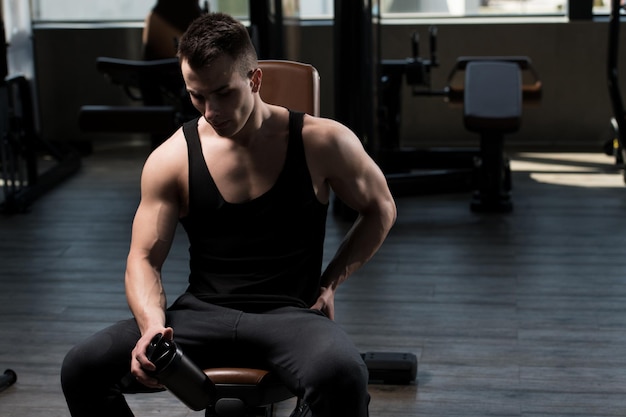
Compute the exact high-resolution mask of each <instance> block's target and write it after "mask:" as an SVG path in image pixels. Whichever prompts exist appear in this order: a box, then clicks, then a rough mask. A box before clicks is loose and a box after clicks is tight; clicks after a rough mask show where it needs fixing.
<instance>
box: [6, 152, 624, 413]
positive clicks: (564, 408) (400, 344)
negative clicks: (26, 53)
mask: <svg viewBox="0 0 626 417" xmlns="http://www.w3.org/2000/svg"><path fill="white" fill-rule="evenodd" d="M145 155H146V149H145V148H143V147H135V148H120V147H115V146H111V147H108V148H107V147H103V146H101V147H99V148H98V149H97V151H96V152H95V153H94V154H93V155H92V156H90V157H87V158H85V159H84V161H83V168H82V170H81V171H80V173H79V174H77V175H76V176H74V177H72V178H71V179H69V180H67V181H66V182H64V183H63V184H61V185H60V186H58V187H56V188H55V189H54V190H52V191H51V192H49V193H48V194H46V195H45V196H44V197H43V198H41V199H40V200H38V201H37V202H36V203H35V205H34V206H33V207H32V209H31V211H30V213H28V214H21V215H14V216H10V217H8V216H4V217H2V216H0V329H1V332H0V372H2V370H3V369H6V368H11V369H13V370H14V371H16V372H17V374H18V381H17V383H16V384H15V385H13V386H11V387H9V388H8V389H6V390H5V391H3V392H1V393H0V416H2V417H39V416H42V417H43V416H45V417H60V416H68V415H69V414H68V412H67V411H66V409H65V403H64V399H63V397H62V394H61V391H60V386H59V368H60V363H61V361H62V359H63V357H64V354H65V352H66V351H67V350H68V349H69V348H70V347H71V346H72V345H73V344H74V343H76V342H78V341H79V340H81V339H82V338H84V337H86V336H87V335H89V334H91V333H92V332H94V331H96V330H98V329H100V328H101V327H103V326H105V325H107V324H109V323H111V322H113V321H115V320H118V319H122V318H126V317H127V316H128V315H129V312H128V309H127V307H126V303H125V300H124V294H123V285H122V280H123V272H124V262H125V256H126V251H127V249H128V243H129V229H130V223H131V220H132V216H133V213H134V209H135V207H136V204H137V202H138V192H139V189H138V179H139V173H140V168H141V165H142V163H143V160H144V157H145ZM612 164H613V161H612V159H611V158H609V157H606V156H604V155H601V154H567V153H536V154H523V153H521V154H516V155H514V161H513V168H514V171H515V172H514V177H513V178H514V201H515V210H514V212H513V213H512V214H508V215H478V214H473V213H471V212H470V211H469V209H468V203H469V195H468V194H465V193H462V194H445V195H434V196H433V195H431V196H420V197H404V198H401V199H398V208H399V218H398V222H397V225H396V226H395V228H394V229H393V231H392V233H391V235H390V236H389V239H388V240H387V242H386V244H385V245H384V247H383V248H382V249H381V251H380V252H379V253H378V254H377V256H376V257H375V258H374V259H373V260H372V261H371V263H370V264H368V265H367V266H366V267H365V268H364V269H363V270H362V271H360V272H359V273H358V274H357V275H355V276H354V277H352V279H351V280H349V281H348V282H347V283H346V284H345V285H344V286H343V287H342V288H341V291H340V293H339V295H338V300H337V321H338V322H339V323H341V324H342V325H343V326H344V327H345V328H346V329H347V331H348V332H349V333H350V334H351V335H352V336H353V338H354V340H355V341H356V343H357V345H358V346H359V348H360V349H361V350H362V351H399V352H413V353H415V354H416V355H417V356H418V358H419V373H418V381H416V383H415V384H412V385H408V386H391V385H371V386H370V391H371V394H372V403H371V407H370V414H371V415H372V416H377V417H405V416H406V417H408V416H411V417H412V416H421V417H430V416H433V417H435V416H437V417H441V416H447V417H448V416H464V417H467V416H502V417H508V416H511V417H512V416H526V417H531V416H532V417H543V416H585V417H590V416H595V417H603V416H607V417H608V416H620V417H622V416H624V415H626V254H625V251H626V189H625V187H624V185H623V182H622V178H621V175H620V173H618V172H617V171H616V170H615V169H614V167H613V166H612ZM345 227H346V225H345V224H343V223H342V222H340V221H338V220H335V219H333V218H332V217H331V219H330V221H329V230H328V251H327V254H326V259H328V257H329V256H330V254H331V253H332V251H333V250H334V248H335V247H336V246H337V244H338V242H339V239H340V236H341V234H342V233H343V231H344V230H345ZM181 230H182V229H181ZM186 250H187V248H186V244H185V238H184V236H183V235H182V234H180V235H179V236H178V237H177V242H176V245H175V247H174V249H173V250H172V254H171V257H170V260H169V261H168V263H167V264H166V267H165V272H164V277H165V278H164V279H165V282H166V288H167V291H168V293H169V294H170V299H173V295H174V294H175V293H177V292H180V291H181V290H182V289H183V288H184V287H185V278H186V271H187V263H186V254H187V252H186ZM130 402H131V404H132V406H133V407H134V409H135V410H136V413H137V415H138V416H156V415H159V416H161V415H167V416H176V417H179V416H192V415H193V416H195V415H202V413H193V412H190V411H189V410H187V409H186V408H185V407H184V406H183V405H182V404H181V403H179V402H178V400H176V399H175V398H174V397H173V396H171V395H170V394H168V393H163V394H155V395H137V396H132V397H131V398H130ZM290 406H291V404H286V405H283V406H282V407H281V410H280V412H281V415H288V412H289V410H288V408H289V407H290Z"/></svg>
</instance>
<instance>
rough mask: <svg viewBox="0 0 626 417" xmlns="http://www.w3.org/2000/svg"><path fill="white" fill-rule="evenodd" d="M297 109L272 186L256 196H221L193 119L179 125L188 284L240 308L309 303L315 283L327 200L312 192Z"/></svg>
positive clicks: (210, 297)
mask: <svg viewBox="0 0 626 417" xmlns="http://www.w3.org/2000/svg"><path fill="white" fill-rule="evenodd" d="M303 117H304V115H303V114H302V113H296V112H290V113H289V142H288V145H287V154H286V157H285V162H284V165H283V169H282V171H281V173H280V174H279V176H278V179H277V180H276V183H275V184H274V185H273V187H272V188H271V189H270V190H269V191H267V192H266V193H265V194H263V195H261V196H259V197H258V198H255V199H254V200H251V201H248V202H244V203H237V204H232V203H228V202H227V201H225V200H224V198H223V197H222V195H221V194H220V192H219V190H218V188H217V186H216V185H215V182H214V180H213V178H212V177H211V175H210V173H209V170H208V168H207V165H206V162H205V159H204V157H203V155H202V147H201V144H200V139H199V137H198V129H197V122H198V119H195V120H192V121H190V122H187V123H185V124H184V125H183V132H184V134H185V139H186V141H187V148H188V153H189V212H188V214H187V216H185V217H184V218H182V219H181V223H182V225H183V227H184V228H185V231H186V232H187V235H188V236H189V243H190V248H189V252H190V271H191V272H190V275H189V288H188V290H187V291H188V292H191V293H192V294H194V295H196V296H197V297H199V298H201V299H204V300H205V301H208V302H212V303H216V304H221V305H227V306H232V307H235V308H239V309H243V310H251V309H254V310H259V309H269V308H274V307H278V306H283V305H299V306H303V307H308V306H311V305H312V304H313V303H314V302H315V300H316V299H317V296H318V293H319V286H320V275H321V267H322V256H323V244H324V235H325V226H326V215H327V209H328V204H322V203H320V202H319V200H318V199H317V198H316V196H315V193H314V190H313V183H312V180H311V175H310V173H309V169H308V167H307V164H306V158H305V155H304V145H303V142H302V124H303Z"/></svg>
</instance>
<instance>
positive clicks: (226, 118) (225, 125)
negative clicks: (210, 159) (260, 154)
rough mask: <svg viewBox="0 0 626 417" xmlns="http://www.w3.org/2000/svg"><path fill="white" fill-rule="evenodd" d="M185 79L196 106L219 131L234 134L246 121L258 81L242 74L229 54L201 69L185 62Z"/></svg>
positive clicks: (218, 132)
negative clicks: (255, 83) (255, 84)
mask: <svg viewBox="0 0 626 417" xmlns="http://www.w3.org/2000/svg"><path fill="white" fill-rule="evenodd" d="M181 70H182V74H183V79H184V80H185V85H186V87H187V91H188V92H189V96H190V97H191V102H192V104H193V106H194V107H195V108H196V110H198V111H199V112H200V114H202V116H203V117H204V119H205V120H206V121H207V122H208V123H209V124H210V125H211V126H213V129H215V131H216V132H217V134H218V135H220V136H224V137H232V136H234V135H236V134H237V133H238V132H239V131H240V130H241V128H242V127H243V126H244V125H245V123H246V122H247V120H248V117H249V116H250V113H251V111H252V108H253V106H254V97H253V94H252V93H253V91H255V89H254V83H253V81H252V79H251V78H249V77H244V76H242V75H241V74H240V71H239V70H238V67H237V65H236V63H235V61H234V60H233V59H232V58H230V57H229V56H227V55H224V56H222V57H220V58H218V59H216V60H215V62H214V63H212V64H211V65H210V66H209V67H207V68H203V69H201V70H194V69H193V68H191V67H190V66H189V64H188V62H187V60H185V59H183V60H182V62H181Z"/></svg>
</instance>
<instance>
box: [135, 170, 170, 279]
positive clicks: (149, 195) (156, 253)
mask: <svg viewBox="0 0 626 417" xmlns="http://www.w3.org/2000/svg"><path fill="white" fill-rule="evenodd" d="M178 215H179V204H178V197H177V193H176V188H175V185H174V184H173V181H171V180H168V179H167V177H164V176H163V174H162V173H159V172H158V170H156V171H155V170H154V169H153V167H150V166H149V165H147V166H146V167H145V168H144V172H143V174H142V179H141V201H140V203H139V207H138V208H137V212H136V213H135V218H134V220H133V227H132V239H131V252H134V253H135V255H138V256H140V257H143V258H147V259H148V260H149V261H150V263H151V264H152V265H153V266H157V267H160V266H161V265H162V264H163V262H164V261H165V257H166V256H167V253H168V252H169V249H170V246H171V243H172V240H173V238H174V233H175V230H176V225H177V222H178Z"/></svg>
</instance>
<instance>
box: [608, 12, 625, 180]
mask: <svg viewBox="0 0 626 417" xmlns="http://www.w3.org/2000/svg"><path fill="white" fill-rule="evenodd" d="M623 8H624V6H622V4H621V0H611V14H610V16H609V47H608V59H607V81H608V83H607V84H608V88H609V97H610V99H611V107H612V110H613V117H612V118H611V127H612V130H613V137H612V139H611V140H610V141H609V142H607V144H606V145H605V149H604V151H605V153H606V154H607V155H611V156H614V157H615V163H616V165H619V166H622V168H623V164H624V160H625V158H626V151H625V149H626V118H625V114H626V113H625V112H624V102H623V100H622V93H621V91H620V86H619V68H618V62H619V36H620V14H621V10H622V9H623ZM622 175H623V176H624V181H625V182H626V172H623V174H622Z"/></svg>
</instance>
